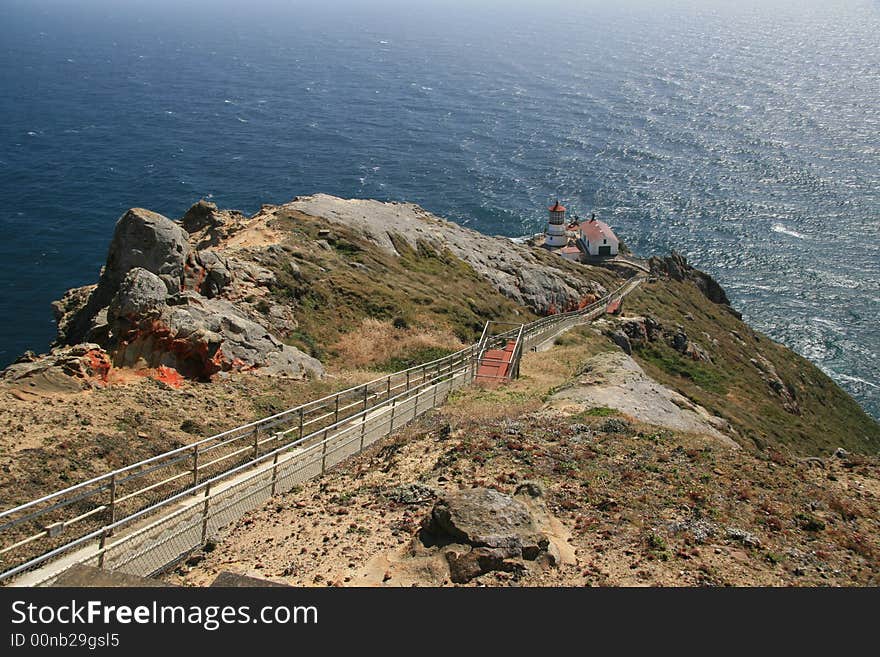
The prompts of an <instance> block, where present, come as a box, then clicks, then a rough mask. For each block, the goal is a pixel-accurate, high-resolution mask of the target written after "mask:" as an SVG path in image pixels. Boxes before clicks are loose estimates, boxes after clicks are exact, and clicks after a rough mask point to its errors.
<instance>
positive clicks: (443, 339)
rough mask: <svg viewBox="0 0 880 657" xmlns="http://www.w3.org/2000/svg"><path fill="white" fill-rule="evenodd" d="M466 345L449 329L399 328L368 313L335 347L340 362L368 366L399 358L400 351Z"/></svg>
mask: <svg viewBox="0 0 880 657" xmlns="http://www.w3.org/2000/svg"><path fill="white" fill-rule="evenodd" d="M464 346H465V345H464V344H463V343H462V342H461V340H459V339H458V338H457V337H456V336H455V334H454V333H453V332H452V331H450V330H449V329H415V328H412V327H407V328H396V327H395V326H394V324H393V322H390V321H382V320H378V319H372V318H369V317H367V318H364V320H363V321H362V322H361V326H360V329H358V330H356V331H352V332H351V333H346V334H345V335H343V336H342V337H341V338H339V340H338V341H337V342H336V344H334V345H333V351H334V353H336V354H337V356H338V362H341V363H345V364H346V365H347V366H348V367H369V366H373V365H376V364H377V363H386V362H388V361H391V360H393V359H395V358H399V357H400V356H401V354H413V353H424V352H430V351H431V350H446V351H458V350H459V349H463V348H464Z"/></svg>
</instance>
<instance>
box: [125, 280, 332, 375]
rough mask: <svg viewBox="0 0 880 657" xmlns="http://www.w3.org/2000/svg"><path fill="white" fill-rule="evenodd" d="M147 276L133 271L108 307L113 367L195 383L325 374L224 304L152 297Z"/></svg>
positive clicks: (189, 295) (190, 296) (191, 297)
mask: <svg viewBox="0 0 880 657" xmlns="http://www.w3.org/2000/svg"><path fill="white" fill-rule="evenodd" d="M150 276H152V275H151V274H149V272H144V271H143V270H137V271H136V272H135V273H133V274H132V275H130V276H129V277H127V278H126V282H125V283H126V284H124V285H123V286H122V287H121V288H120V290H119V293H117V295H116V297H115V298H114V301H113V304H112V305H111V318H112V319H111V321H112V322H113V323H112V324H111V326H112V330H113V333H114V335H116V336H117V339H118V342H117V347H116V349H115V352H114V361H115V362H116V363H117V365H119V366H125V367H149V368H155V367H160V366H165V367H172V368H174V369H176V370H177V371H179V372H180V373H181V374H182V375H184V376H186V377H189V378H195V379H208V378H210V377H211V376H213V375H214V374H216V373H218V372H228V371H233V370H251V369H254V370H255V369H261V370H265V371H264V372H262V373H264V374H270V375H276V376H284V377H288V378H302V377H304V376H307V375H308V374H312V375H316V376H320V375H321V374H322V373H323V368H322V367H321V363H320V362H319V361H317V360H316V359H314V358H312V357H311V356H307V355H306V354H304V353H302V352H301V351H299V350H298V349H295V348H294V347H290V346H288V345H285V344H284V343H282V342H281V341H280V340H278V339H277V338H276V337H274V336H273V335H272V334H271V333H269V332H268V331H267V330H266V329H265V328H264V327H263V326H261V325H259V324H257V323H256V322H253V321H251V320H249V319H247V318H246V317H244V316H242V315H241V314H240V313H239V311H238V309H237V308H236V307H235V306H234V305H233V304H231V303H229V302H228V301H224V300H222V299H208V298H205V297H202V296H201V295H198V294H195V293H184V294H180V295H176V296H174V297H171V298H168V299H167V300H160V299H158V298H157V297H156V296H155V295H153V296H150V295H151V294H152V293H154V292H155V283H156V280H158V279H155V277H154V279H155V280H154V281H153V282H152V284H145V281H148V280H149V278H148V277H150ZM145 290H146V292H145ZM126 309H128V310H131V311H133V312H129V313H125V312H123V310H126Z"/></svg>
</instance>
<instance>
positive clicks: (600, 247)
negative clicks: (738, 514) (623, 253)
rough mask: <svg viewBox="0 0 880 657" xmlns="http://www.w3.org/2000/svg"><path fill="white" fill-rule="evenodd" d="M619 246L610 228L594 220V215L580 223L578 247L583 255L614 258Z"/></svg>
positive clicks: (602, 222) (618, 241)
mask: <svg viewBox="0 0 880 657" xmlns="http://www.w3.org/2000/svg"><path fill="white" fill-rule="evenodd" d="M619 245H620V240H619V239H617V235H615V234H614V231H613V230H611V227H610V226H609V225H608V224H606V223H605V222H604V221H599V220H598V219H596V215H593V216H592V217H591V218H590V220H589V221H584V222H582V223H581V225H580V236H579V237H578V246H580V248H581V249H582V250H583V251H584V253H586V254H588V255H591V256H614V255H617V248H618V246H619Z"/></svg>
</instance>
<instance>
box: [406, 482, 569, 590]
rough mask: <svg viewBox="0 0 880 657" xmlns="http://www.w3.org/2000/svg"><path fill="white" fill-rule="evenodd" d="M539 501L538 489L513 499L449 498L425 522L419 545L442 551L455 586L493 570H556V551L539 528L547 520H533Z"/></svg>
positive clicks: (482, 491)
mask: <svg viewBox="0 0 880 657" xmlns="http://www.w3.org/2000/svg"><path fill="white" fill-rule="evenodd" d="M541 495H542V492H541V491H540V489H539V487H537V485H531V486H526V487H521V489H520V490H518V491H517V493H516V495H515V496H514V497H511V496H509V495H505V494H504V493H501V492H499V491H497V490H494V489H491V488H473V489H470V490H460V491H457V492H453V493H449V494H447V495H445V496H444V497H443V498H442V499H441V500H439V501H438V502H437V503H436V504H435V505H434V508H433V510H432V511H431V515H430V516H429V517H428V518H426V519H425V522H424V523H423V528H422V538H423V541H425V542H427V543H429V544H434V545H440V546H445V547H444V548H443V549H444V551H445V556H446V562H447V564H448V566H449V573H450V577H451V578H452V581H453V582H456V583H465V582H468V581H470V580H471V579H473V578H474V577H478V576H480V575H482V574H484V573H487V572H490V571H493V570H501V571H506V572H522V571H524V570H525V569H526V567H527V565H526V562H528V561H540V562H542V563H546V564H549V565H556V564H557V563H558V561H559V554H558V550H557V549H556V548H555V547H554V546H552V545H551V543H550V539H549V538H548V536H547V534H545V533H544V531H542V529H541V527H540V524H541V522H540V521H539V518H542V519H543V520H544V521H546V518H544V517H543V515H542V514H540V513H539V516H537V517H536V515H535V513H538V511H537V509H543V508H544V507H543V502H541V501H539V500H538V499H537V498H539V497H541ZM426 539H427V540H426Z"/></svg>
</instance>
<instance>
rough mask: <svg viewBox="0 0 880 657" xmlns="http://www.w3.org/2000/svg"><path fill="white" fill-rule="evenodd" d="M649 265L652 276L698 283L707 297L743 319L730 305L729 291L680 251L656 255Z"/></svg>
mask: <svg viewBox="0 0 880 657" xmlns="http://www.w3.org/2000/svg"><path fill="white" fill-rule="evenodd" d="M648 265H649V266H650V268H651V275H652V276H668V277H669V278H672V279H673V280H676V281H689V282H691V283H693V284H694V285H696V286H697V287H698V288H699V289H700V291H701V292H702V293H703V295H704V296H705V297H706V298H707V299H709V300H710V301H712V302H713V303H717V304H720V305H723V306H726V307H727V308H728V309H729V311H730V312H731V313H732V314H733V315H734V316H736V317H737V318H738V319H742V315H741V314H740V313H739V312H737V311H736V310H734V309H733V308H732V307H731V306H730V300H729V299H728V298H727V293H726V292H725V291H724V288H722V287H721V285H719V284H718V281H716V280H715V279H714V278H712V277H711V276H710V275H709V274H707V273H705V272H702V271H700V270H699V269H694V268H693V267H692V266H691V265H689V264H688V262H687V260H686V259H685V257H684V256H683V255H681V254H680V253H678V252H676V251H673V252H672V254H671V255H668V256H666V257H665V258H660V257H657V256H655V257H653V258H650V259H649V260H648Z"/></svg>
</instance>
